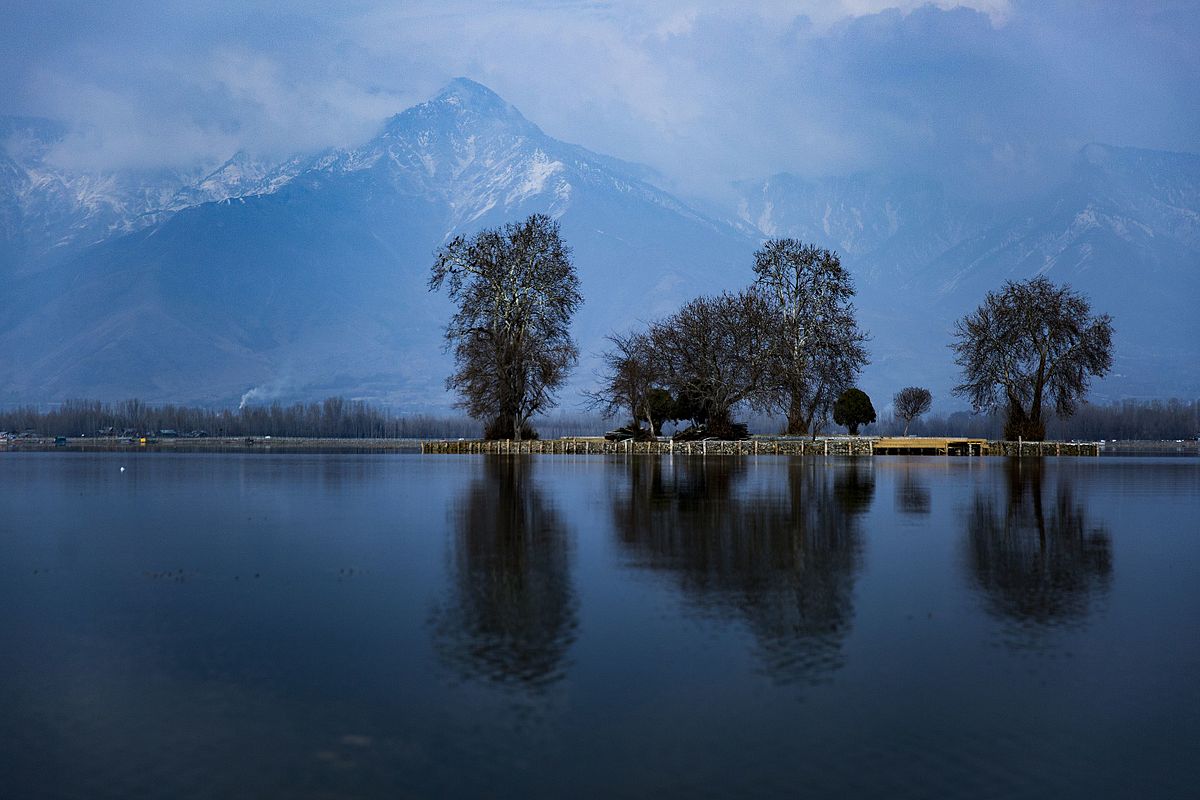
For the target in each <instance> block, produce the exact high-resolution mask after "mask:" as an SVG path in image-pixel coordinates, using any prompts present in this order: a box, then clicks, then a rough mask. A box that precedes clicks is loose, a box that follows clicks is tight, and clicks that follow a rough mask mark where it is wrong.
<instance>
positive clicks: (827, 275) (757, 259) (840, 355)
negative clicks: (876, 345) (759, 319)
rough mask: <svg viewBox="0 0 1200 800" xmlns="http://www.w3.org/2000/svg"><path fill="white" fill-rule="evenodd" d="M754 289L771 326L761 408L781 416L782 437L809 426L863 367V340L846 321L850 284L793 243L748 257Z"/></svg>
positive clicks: (774, 243)
mask: <svg viewBox="0 0 1200 800" xmlns="http://www.w3.org/2000/svg"><path fill="white" fill-rule="evenodd" d="M754 272H755V274H756V275H757V278H756V280H755V283H756V285H757V286H758V288H759V289H760V290H761V291H762V293H763V294H764V295H766V296H767V297H768V298H770V299H771V301H772V302H773V304H774V311H773V313H774V316H775V317H776V322H775V323H774V324H772V325H771V326H770V330H771V332H772V336H771V342H770V349H769V360H770V361H771V362H772V366H771V368H769V369H767V370H766V372H765V378H766V383H765V384H764V386H763V391H764V393H765V394H764V397H766V398H767V400H768V402H767V403H766V405H768V406H771V407H774V408H777V409H779V410H780V411H783V412H785V413H786V414H787V432H788V433H790V434H803V433H808V432H809V431H810V430H812V431H813V433H815V432H816V430H815V427H814V423H817V422H819V420H820V419H822V418H823V417H824V416H825V415H826V414H827V412H828V410H829V408H830V406H831V405H832V404H833V401H834V400H835V399H836V398H837V397H838V395H839V394H841V392H842V391H843V390H845V389H846V388H848V387H849V386H850V385H851V384H853V382H854V379H855V377H856V376H857V375H858V373H859V372H860V371H861V370H862V368H863V365H865V364H866V363H867V351H866V347H865V345H866V342H867V339H868V336H867V334H866V333H865V332H863V331H861V330H860V329H859V327H858V323H857V321H856V320H855V318H854V305H853V304H852V303H851V300H852V298H853V297H854V283H853V281H852V280H851V278H850V274H849V273H848V272H847V271H846V270H845V268H843V267H842V263H841V260H840V259H839V258H838V255H837V253H834V252H832V251H829V250H825V249H823V248H820V247H816V246H814V245H809V244H803V243H802V242H799V241H797V240H795V239H771V240H768V241H767V242H766V243H765V244H764V245H763V246H762V248H760V249H759V250H758V252H756V253H755V254H754Z"/></svg>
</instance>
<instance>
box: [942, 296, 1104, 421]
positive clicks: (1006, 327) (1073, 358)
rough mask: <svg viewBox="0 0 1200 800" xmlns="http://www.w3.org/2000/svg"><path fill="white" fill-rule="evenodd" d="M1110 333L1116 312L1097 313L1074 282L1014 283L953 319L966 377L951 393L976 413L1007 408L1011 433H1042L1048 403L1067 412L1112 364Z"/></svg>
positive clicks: (954, 346) (1064, 414)
mask: <svg viewBox="0 0 1200 800" xmlns="http://www.w3.org/2000/svg"><path fill="white" fill-rule="evenodd" d="M1112 334H1113V327H1112V318H1111V317H1109V316H1108V315H1107V314H1101V315H1099V316H1093V315H1092V309H1091V304H1090V303H1089V302H1088V301H1087V299H1086V298H1084V297H1083V296H1082V295H1080V294H1078V293H1077V292H1074V291H1072V290H1071V288H1070V287H1069V286H1066V285H1063V286H1056V285H1055V284H1053V283H1051V282H1050V280H1048V279H1047V278H1045V277H1037V278H1032V279H1030V280H1027V281H1023V282H1020V283H1016V282H1013V281H1009V282H1008V283H1006V284H1004V288H1003V289H1001V290H1000V291H998V292H988V295H987V298H986V299H985V300H984V302H983V305H981V306H979V308H977V309H975V311H974V312H973V313H971V314H968V315H967V316H965V317H963V318H962V319H961V320H959V321H958V323H957V325H956V332H955V338H956V340H957V341H955V342H954V343H952V344H951V345H950V347H951V348H952V349H953V350H954V352H955V354H956V358H955V362H956V363H957V364H958V365H959V366H960V367H962V370H963V382H962V383H961V384H959V385H958V386H956V387H955V388H954V393H955V394H958V395H961V396H963V397H966V398H968V399H969V400H970V401H971V405H972V406H973V407H974V408H975V410H976V411H985V410H991V409H994V408H999V407H1003V408H1004V409H1005V411H1006V413H1007V420H1006V422H1005V425H1004V437H1005V438H1006V439H1017V438H1023V439H1030V440H1041V439H1044V438H1045V437H1046V421H1045V419H1044V417H1043V411H1044V408H1045V406H1046V405H1047V404H1050V403H1052V404H1053V406H1054V411H1055V412H1056V413H1057V414H1058V415H1059V416H1060V417H1064V418H1065V417H1069V416H1070V415H1071V414H1073V413H1074V412H1075V408H1076V405H1077V404H1078V402H1079V399H1080V398H1081V397H1083V395H1084V394H1086V392H1087V388H1088V383H1089V382H1090V379H1091V377H1092V376H1097V377H1100V376H1103V375H1105V374H1107V373H1108V370H1109V369H1110V368H1111V367H1112Z"/></svg>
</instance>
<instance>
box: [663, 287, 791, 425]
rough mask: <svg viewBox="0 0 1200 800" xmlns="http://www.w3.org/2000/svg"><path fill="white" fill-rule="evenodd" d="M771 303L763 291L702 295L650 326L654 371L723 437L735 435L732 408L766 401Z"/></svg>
mask: <svg viewBox="0 0 1200 800" xmlns="http://www.w3.org/2000/svg"><path fill="white" fill-rule="evenodd" d="M769 308H770V306H769V304H768V302H767V299H766V298H765V297H763V295H762V294H761V293H760V292H757V291H755V290H754V289H747V290H744V291H742V292H739V293H737V294H721V295H718V296H716V297H698V298H696V299H695V300H692V301H691V302H689V303H687V304H686V305H684V306H683V308H681V309H679V311H677V312H675V314H674V315H673V316H671V317H668V318H667V319H665V320H662V321H660V322H656V323H655V324H653V325H652V326H651V327H650V346H651V353H652V356H653V360H652V362H651V363H652V365H653V370H654V372H655V374H657V375H658V376H661V380H662V381H663V383H664V385H665V386H666V387H667V388H668V389H670V390H671V392H672V393H673V394H674V395H675V397H676V398H686V399H687V401H688V403H689V404H690V405H695V406H696V407H697V408H696V409H695V410H694V411H693V413H697V412H698V413H699V415H700V416H703V417H704V418H705V419H706V420H707V425H708V431H709V433H711V434H712V435H714V436H716V437H718V438H733V427H732V426H733V411H734V409H735V408H737V407H739V406H740V405H743V404H746V405H751V406H756V407H762V405H763V404H762V402H761V399H760V397H761V387H762V385H763V373H764V369H765V368H767V366H768V364H767V362H766V360H765V359H764V358H763V357H762V354H763V353H764V352H766V351H767V350H768V349H769V347H770V341H769V338H768V333H767V331H768V327H769V323H770V322H772V321H773V320H770V319H769V318H768V312H769Z"/></svg>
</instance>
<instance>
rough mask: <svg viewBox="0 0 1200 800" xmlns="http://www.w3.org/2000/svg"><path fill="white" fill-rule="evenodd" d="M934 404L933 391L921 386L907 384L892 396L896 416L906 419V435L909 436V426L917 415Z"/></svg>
mask: <svg viewBox="0 0 1200 800" xmlns="http://www.w3.org/2000/svg"><path fill="white" fill-rule="evenodd" d="M932 405H933V393H932V392H930V391H929V390H928V389H926V388H924V387H921V386H906V387H904V388H903V389H901V390H900V391H898V392H896V395H895V396H894V397H893V398H892V407H893V408H894V409H895V411H896V416H897V417H899V418H900V419H902V420H904V435H905V436H908V426H909V425H911V424H912V421H913V420H914V419H916V418H917V417H919V416H921V415H922V414H924V413H925V412H926V411H928V410H929V408H930V407H931V406H932Z"/></svg>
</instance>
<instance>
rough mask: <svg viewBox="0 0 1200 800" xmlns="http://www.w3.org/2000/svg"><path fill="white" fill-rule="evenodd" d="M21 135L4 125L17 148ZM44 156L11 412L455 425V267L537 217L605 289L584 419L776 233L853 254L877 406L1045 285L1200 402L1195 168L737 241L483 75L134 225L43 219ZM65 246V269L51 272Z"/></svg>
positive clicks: (11, 165) (174, 197)
mask: <svg viewBox="0 0 1200 800" xmlns="http://www.w3.org/2000/svg"><path fill="white" fill-rule="evenodd" d="M23 124H26V126H27V127H28V126H29V125H30V124H32V123H28V122H26V123H23ZM6 125H7V126H8V127H5V126H6ZM13 127H19V125H18V124H17V123H3V122H2V121H0V133H2V132H3V131H7V130H9V129H10V128H13ZM47 135H48V136H49V137H50V138H53V136H59V137H61V136H62V135H63V133H62V129H56V130H52V131H51V133H50V134H47ZM0 138H4V139H5V141H6V142H7V141H9V140H11V139H12V136H9V135H6V136H4V137H0ZM35 145H36V143H34V144H29V143H26V145H25V149H24V150H22V151H21V152H19V153H16V155H17V156H19V157H20V158H24V159H25V161H23V162H22V161H20V160H19V158H13V157H12V156H13V154H12V153H10V152H9V150H8V149H7V145H6V149H5V150H4V152H3V153H2V154H0V233H3V234H4V236H6V237H7V238H4V239H0V243H3V244H4V247H6V248H8V249H7V250H0V270H2V271H3V274H6V275H7V277H8V282H9V289H8V297H9V303H8V304H7V306H6V307H4V308H0V347H3V348H4V349H5V351H6V352H9V353H18V354H20V356H19V358H18V359H9V360H7V361H5V362H4V363H3V364H0V387H3V388H2V389H0V401H7V402H23V401H29V400H33V401H38V402H43V401H47V400H55V399H65V398H67V397H73V396H98V397H100V398H101V399H121V398H123V397H127V396H134V395H139V396H142V397H144V398H145V399H148V400H158V401H184V402H201V403H206V404H220V403H230V402H234V401H236V400H239V399H240V398H242V397H244V396H247V395H249V396H252V397H254V398H257V399H285V400H290V399H309V398H312V397H315V396H320V395H322V394H330V393H344V394H348V395H350V396H354V397H361V398H365V399H373V400H377V401H380V402H384V403H388V404H391V405H394V406H396V407H399V408H414V409H415V408H421V409H435V408H445V407H446V405H447V404H448V403H449V402H450V398H448V397H447V396H446V395H445V393H444V390H443V389H442V386H441V384H442V379H443V376H444V375H445V374H447V373H448V372H449V363H448V359H447V356H446V355H445V354H444V352H443V350H442V347H441V341H440V338H441V336H440V334H441V330H442V326H443V325H444V321H445V319H446V317H447V316H448V314H449V309H448V306H447V304H446V302H445V300H444V298H440V297H438V296H436V295H429V294H428V293H427V292H426V290H425V283H426V277H427V272H428V266H429V264H430V263H431V262H432V255H433V251H434V250H435V249H436V248H437V247H438V246H439V245H440V244H442V243H444V242H445V241H446V240H447V239H448V238H449V237H451V236H453V235H458V234H470V233H472V232H474V231H476V230H479V229H480V228H482V227H494V226H497V225H500V224H502V223H504V222H507V221H512V220H515V219H521V218H524V217H525V216H527V215H528V214H530V213H534V212H540V213H550V214H551V215H552V216H554V217H555V218H556V219H557V220H558V221H559V223H560V224H561V226H562V229H563V234H564V237H565V239H566V241H567V243H568V244H569V245H570V246H571V247H572V248H573V249H574V253H575V258H576V263H577V266H578V269H579V271H580V274H581V277H582V279H583V291H584V296H585V305H584V307H583V309H582V310H581V312H580V314H579V316H578V319H577V324H576V333H577V338H578V339H579V340H580V343H581V348H582V349H583V351H584V354H585V357H584V360H583V363H582V364H581V366H580V369H579V370H578V371H577V373H576V375H575V376H574V378H573V381H572V384H571V386H569V387H568V389H567V390H566V391H565V392H564V395H563V399H564V405H566V406H567V407H571V406H573V405H574V403H575V402H576V401H575V395H576V394H577V392H578V390H579V389H580V388H583V387H586V386H589V385H590V384H591V383H592V382H593V380H594V375H593V372H594V370H595V369H596V367H597V362H596V354H597V353H598V352H599V350H601V349H602V348H603V347H604V335H605V334H606V333H609V332H612V331H621V330H625V329H627V328H628V327H630V326H632V325H636V324H638V323H640V322H645V321H647V320H650V319H654V318H656V317H660V316H663V315H665V314H667V313H670V312H672V311H673V310H674V309H675V308H676V307H677V306H678V304H679V303H681V302H682V301H684V300H686V299H688V298H689V297H691V296H694V295H695V294H700V293H712V292H717V291H720V290H723V289H731V288H735V287H738V286H742V285H745V284H747V283H749V282H750V280H751V279H752V277H753V274H752V271H751V266H752V262H753V251H754V250H755V249H756V247H757V246H758V244H759V243H760V242H761V241H762V240H763V239H764V238H766V237H767V236H779V235H786V236H793V237H796V238H801V239H804V240H806V241H812V242H814V243H817V244H820V245H822V246H827V247H832V248H833V249H836V250H838V251H839V252H840V253H841V254H842V257H843V263H844V264H846V265H847V267H848V268H849V269H850V271H851V273H852V275H854V277H855V280H856V282H857V284H858V287H859V295H858V298H857V303H858V306H859V308H860V312H861V316H862V321H863V324H864V326H865V327H867V328H868V329H870V330H871V331H872V332H873V334H874V340H873V342H872V351H873V352H872V359H873V363H872V364H871V365H870V366H869V367H868V369H867V371H866V372H865V373H864V375H863V378H862V381H861V383H862V385H863V386H864V388H866V389H867V390H868V391H869V392H870V393H872V394H874V395H875V396H876V398H877V399H880V398H886V397H890V395H891V392H893V391H894V390H895V388H896V387H898V386H903V385H909V384H912V383H922V384H924V385H928V386H930V388H932V389H933V390H934V392H935V394H936V395H937V396H938V400H939V406H940V405H941V404H944V403H946V402H947V401H948V400H949V396H948V395H949V389H950V387H951V386H952V385H953V382H954V377H953V376H954V368H953V363H952V360H951V356H950V354H949V352H948V350H947V348H946V346H945V345H946V344H948V343H949V341H950V338H951V335H952V325H953V321H954V319H956V318H957V317H959V316H961V315H963V314H965V313H966V312H968V311H970V310H971V309H973V308H974V307H975V305H977V304H978V303H979V302H980V301H981V300H982V299H983V295H984V293H986V291H988V290H990V289H995V288H998V287H999V286H1000V285H1001V283H1002V282H1003V281H1004V280H1006V279H1023V278H1025V277H1029V276H1031V275H1033V274H1048V275H1050V276H1051V277H1052V278H1053V279H1056V280H1060V281H1061V280H1066V281H1068V282H1070V283H1072V285H1074V286H1076V288H1078V289H1079V290H1081V291H1083V292H1084V293H1085V294H1088V295H1089V296H1092V297H1093V300H1094V308H1095V309H1096V310H1098V311H1107V310H1112V311H1114V315H1115V316H1116V317H1117V330H1118V340H1117V368H1116V369H1114V376H1113V377H1112V378H1110V379H1108V380H1106V381H1101V382H1099V383H1098V384H1097V387H1096V393H1095V394H1096V396H1097V397H1098V398H1103V397H1109V398H1115V397H1120V396H1126V395H1129V396H1163V395H1164V394H1176V393H1184V394H1189V393H1191V392H1194V391H1197V392H1200V376H1198V375H1197V368H1196V367H1195V366H1194V365H1195V364H1196V362H1197V359H1196V358H1195V356H1196V345H1194V344H1191V343H1189V342H1188V341H1187V340H1188V338H1189V337H1191V334H1193V333H1196V334H1197V335H1196V336H1195V337H1191V338H1192V339H1193V341H1195V340H1200V332H1198V331H1196V316H1197V315H1195V314H1194V313H1193V312H1191V310H1190V309H1191V306H1193V305H1194V304H1195V301H1196V300H1197V299H1198V298H1200V285H1198V284H1197V272H1198V271H1197V269H1196V264H1197V263H1200V258H1198V257H1197V251H1198V250H1200V248H1198V246H1197V244H1198V243H1200V222H1198V221H1200V213H1198V211H1197V209H1200V191H1198V190H1197V187H1198V186H1200V166H1198V165H1200V156H1193V155H1191V154H1178V153H1176V154H1172V153H1161V152H1159V151H1145V150H1136V149H1134V148H1120V147H1114V146H1110V145H1103V144H1099V143H1091V144H1089V145H1086V146H1084V147H1083V148H1081V149H1080V151H1079V153H1078V155H1077V157H1076V164H1075V167H1074V170H1073V173H1072V177H1071V178H1070V180H1068V181H1067V182H1066V183H1064V184H1063V185H1061V186H1058V187H1055V188H1053V189H1051V190H1049V191H1047V192H1045V193H1043V194H1042V195H1039V196H1038V197H1036V198H1033V199H1031V200H1028V201H1025V202H1023V203H1020V204H1017V206H1016V207H1015V209H1014V208H1001V207H998V206H988V205H986V204H985V205H981V206H967V205H964V204H962V203H961V202H960V201H959V200H958V199H956V198H950V197H948V196H947V195H946V193H945V191H944V190H943V189H942V187H941V186H940V185H939V184H937V183H936V182H935V181H931V180H929V179H927V178H924V177H921V176H912V175H892V176H887V175H877V174H874V175H873V174H866V173H860V174H856V175H850V176H846V177H843V178H829V179H820V180H806V179H801V178H798V177H796V176H789V175H787V174H786V173H780V174H777V175H775V176H772V177H770V178H766V179H762V180H759V181H744V182H741V183H740V184H738V186H737V187H736V190H737V192H738V193H739V197H740V202H739V204H738V205H737V206H736V207H735V208H733V209H730V210H729V213H728V215H727V217H728V219H727V220H725V219H722V218H721V215H719V214H713V213H712V212H711V211H710V212H707V213H706V212H701V211H699V210H697V208H696V206H694V205H692V204H689V203H688V202H686V201H684V200H681V199H679V198H677V197H675V196H673V195H671V194H670V193H669V192H666V191H664V190H663V189H661V188H659V187H657V186H655V185H654V184H653V183H652V182H651V181H650V180H649V179H650V178H652V177H653V173H652V171H651V170H649V169H648V168H645V167H641V166H639V165H635V164H629V163H627V162H623V161H620V160H619V159H614V158H611V157H609V156H605V155H602V154H598V153H593V152H591V151H589V150H587V149H586V148H583V147H581V146H579V145H574V144H570V143H567V142H562V141H559V140H557V139H554V138H553V137H550V136H548V135H546V134H545V133H544V132H543V131H542V130H541V129H540V128H539V127H538V126H537V125H536V124H534V123H533V122H531V121H530V120H528V119H526V118H525V117H524V116H523V115H522V114H521V113H520V111H519V110H518V109H516V108H515V107H514V106H512V105H511V104H509V103H507V102H506V101H504V100H503V98H500V97H499V96H498V95H496V94H495V93H494V92H492V91H491V90H490V89H487V87H484V86H482V85H481V84H478V83H476V82H474V81H470V80H469V79H465V78H459V79H455V80H454V81H451V82H450V83H449V84H447V86H446V87H445V88H444V89H443V90H442V91H441V92H439V93H438V94H437V95H435V96H434V97H432V98H431V99H430V100H428V101H426V102H424V103H420V104H417V105H415V106H413V107H411V108H409V109H405V110H403V111H401V112H399V113H397V114H395V115H393V116H391V117H389V118H388V119H387V120H385V121H383V122H382V123H381V125H380V127H379V129H378V132H377V134H376V135H375V136H374V137H372V138H371V139H369V140H368V141H366V142H363V143H362V144H360V145H357V146H355V147H350V148H342V149H331V150H326V151H322V152H319V153H313V154H309V155H304V156H294V157H292V158H289V159H284V160H281V161H269V160H263V159H258V158H255V157H253V156H252V155H250V154H248V153H244V152H239V153H235V154H234V155H233V156H231V157H230V158H229V159H228V160H226V161H225V162H224V163H222V164H220V165H216V166H214V167H210V168H208V169H206V170H203V171H199V170H197V171H193V172H192V173H188V174H184V173H182V172H181V173H177V174H176V178H177V179H178V180H180V181H182V184H181V185H180V186H175V187H173V188H170V187H167V185H166V183H165V182H160V183H153V182H151V183H148V184H146V185H143V186H142V187H141V192H142V194H140V195H138V194H136V193H135V194H134V195H131V196H135V197H141V198H142V199H141V200H139V201H137V202H134V201H132V200H130V201H128V202H126V204H125V205H124V206H122V205H121V204H120V203H119V202H116V201H115V200H114V201H113V202H108V201H107V200H104V201H97V203H96V204H94V207H89V206H87V204H86V203H83V202H82V201H79V202H78V203H77V204H76V206H71V205H70V204H69V203H67V202H66V200H65V199H64V197H63V192H64V191H65V190H64V189H63V188H62V187H64V186H69V185H71V182H72V181H73V180H81V181H83V180H84V178H79V177H78V176H76V177H69V176H68V177H66V178H63V179H62V180H60V181H58V182H57V183H56V182H55V181H54V180H49V181H48V182H47V183H46V184H45V186H46V187H48V188H47V195H46V197H47V198H49V199H45V202H44V204H43V206H38V207H37V208H35V209H34V210H35V211H36V212H37V213H33V214H29V213H28V209H27V207H26V206H22V203H27V202H28V196H29V192H30V191H33V192H34V194H36V190H35V189H31V188H30V187H32V186H33V184H32V182H31V181H30V179H29V174H30V173H29V167H30V165H31V164H32V163H33V159H34V158H35V156H36V157H39V158H44V155H45V152H47V151H48V149H43V150H42V151H41V155H37V152H36V151H37V146H35ZM31 153H33V154H34V155H30V154H31ZM92 180H95V179H94V178H93V179H92ZM113 180H114V181H116V182H115V183H113V184H112V186H113V191H114V192H115V193H116V195H119V196H124V195H120V193H121V192H125V191H127V189H126V188H122V186H121V185H119V184H120V180H117V179H116V178H114V179H113ZM122 180H126V181H129V182H136V179H131V178H129V177H128V176H126V177H125V178H123V179H122ZM164 180H165V179H164ZM84 183H85V184H86V181H84ZM82 185H83V184H81V186H82ZM93 188H94V185H93ZM18 190H19V191H18ZM151 190H152V191H151ZM148 191H149V192H151V193H150V194H147V192H148ZM20 192H25V194H20ZM100 194H102V192H101V193H100ZM77 199H78V198H77ZM51 201H53V202H51ZM39 202H40V201H39ZM54 203H61V205H59V206H55V205H54ZM138 203H141V205H138ZM155 203H157V207H153V208H152V207H151V206H154V205H155ZM35 206H36V203H35ZM39 208H40V209H41V210H40V211H39V210H38V209H39ZM89 208H90V209H91V210H90V211H89ZM54 209H57V211H55V210H54ZM122 213H125V214H127V216H126V217H122V216H121V214H122ZM39 214H40V216H39ZM31 220H32V222H31ZM55 224H57V225H59V227H58V228H55V227H54V225H55ZM36 225H42V226H43V227H42V228H40V229H37V228H36ZM22 226H24V227H22ZM31 226H32V227H31ZM53 231H65V233H58V234H53V235H58V236H60V238H62V237H65V239H64V241H65V244H62V243H60V244H59V245H58V246H57V247H55V246H49V249H48V250H46V249H45V248H46V247H47V241H48V240H50V239H52V238H53V236H52V232H53ZM38 236H41V238H40V239H39V238H38ZM22 237H25V238H22ZM88 237H93V238H92V239H88ZM31 242H32V244H31ZM14 243H15V244H14ZM50 244H51V245H53V242H51V243H50ZM39 247H41V248H43V249H44V250H45V252H41V253H40V254H39V252H38V248H39ZM47 253H49V255H47ZM1123 265H1124V266H1123ZM1148 287H1149V288H1148ZM1164 320H1166V321H1168V322H1169V325H1170V326H1174V329H1175V330H1177V331H1178V333H1179V335H1177V336H1175V337H1174V339H1173V340H1168V339H1170V337H1164V336H1162V328H1163V322H1164ZM18 362H19V363H18ZM877 405H880V406H883V405H884V403H877Z"/></svg>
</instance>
